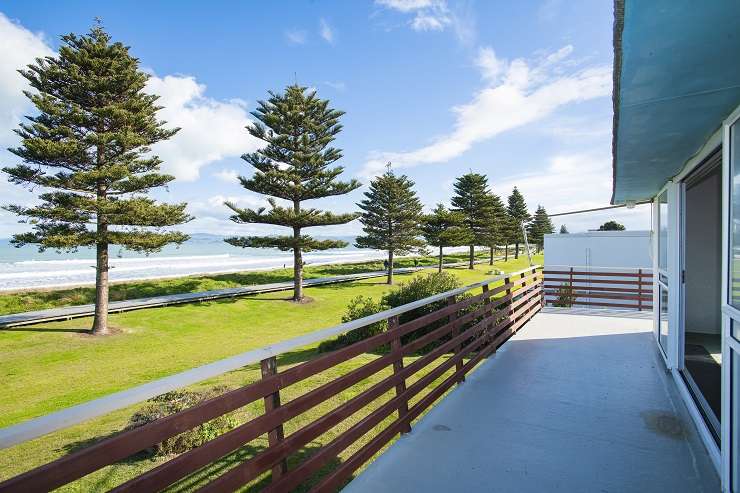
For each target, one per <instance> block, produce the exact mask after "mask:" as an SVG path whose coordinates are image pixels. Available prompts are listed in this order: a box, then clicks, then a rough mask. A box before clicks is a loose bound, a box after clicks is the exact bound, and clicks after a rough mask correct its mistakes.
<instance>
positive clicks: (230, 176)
mask: <svg viewBox="0 0 740 493" xmlns="http://www.w3.org/2000/svg"><path fill="white" fill-rule="evenodd" d="M213 176H215V177H216V178H218V179H219V180H222V181H225V182H226V183H232V184H235V183H239V173H238V172H237V171H236V170H235V169H222V170H221V171H218V172H216V173H214V174H213Z"/></svg>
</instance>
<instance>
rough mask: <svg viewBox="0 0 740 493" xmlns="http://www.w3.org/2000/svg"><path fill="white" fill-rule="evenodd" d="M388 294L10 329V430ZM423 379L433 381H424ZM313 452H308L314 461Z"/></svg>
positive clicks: (98, 423) (10, 456)
mask: <svg viewBox="0 0 740 493" xmlns="http://www.w3.org/2000/svg"><path fill="white" fill-rule="evenodd" d="M534 261H535V262H536V263H541V261H542V259H541V257H538V258H536V259H534ZM526 266H527V260H526V258H520V259H519V260H518V261H510V262H508V263H506V264H505V265H504V264H503V263H497V264H496V265H495V266H494V267H495V268H498V269H505V270H507V271H514V270H519V269H522V268H525V267H526ZM347 268H348V267H347V266H326V267H316V268H314V270H312V272H311V275H312V276H324V275H332V274H333V273H334V274H336V273H347V272H346V271H345V270H346V269H347ZM349 268H351V269H354V268H357V269H358V271H360V270H361V271H366V270H368V268H367V264H365V265H363V266H362V267H355V266H351V267H349ZM333 271H334V272H333ZM335 271H343V272H335ZM450 271H451V272H454V273H455V274H456V275H457V276H458V277H459V278H460V280H461V282H462V283H463V284H470V283H473V282H476V281H479V280H482V279H484V278H487V277H490V276H491V274H490V272H491V267H490V266H488V265H478V266H476V269H475V270H472V271H470V270H468V269H463V268H457V269H451V270H450ZM268 274H269V275H272V276H278V275H281V274H279V273H272V272H271V273H257V274H244V275H242V276H247V277H248V276H251V275H268ZM235 276H236V275H235ZM224 277H227V276H210V277H207V276H206V277H203V278H187V279H189V280H191V281H192V282H195V281H193V280H196V281H197V282H198V283H200V284H199V285H200V286H201V287H199V288H197V289H193V290H200V289H213V288H216V287H223V285H216V286H212V285H211V286H207V287H204V285H207V284H208V283H209V282H214V283H215V282H236V281H226V280H224V279H219V278H224ZM409 278H410V275H400V276H398V282H402V281H403V280H405V279H409ZM271 280H273V281H274V280H276V279H274V278H273V279H271ZM178 282H180V283H183V282H185V281H182V280H173V281H168V282H166V283H162V282H161V281H160V282H159V283H149V284H155V286H156V285H157V284H159V285H160V286H161V285H162V284H164V285H165V286H166V288H167V289H170V288H172V285H171V284H170V283H175V284H176V283H178ZM253 282H269V281H253ZM139 284H141V285H144V284H147V283H139ZM180 286H182V284H180ZM150 289H155V288H154V287H152V288H150ZM172 289H174V288H172ZM388 289H389V287H388V286H386V285H385V284H384V283H383V280H382V279H371V280H365V281H359V282H352V283H343V284H337V285H330V286H321V287H313V288H307V289H306V295H307V296H310V297H311V298H313V302H312V303H307V304H302V305H296V304H293V303H291V302H289V301H286V297H287V296H288V294H289V293H288V292H284V293H271V294H264V295H257V296H249V297H243V298H238V299H234V300H227V301H217V302H207V303H196V304H188V305H179V306H173V307H166V308H156V309H147V310H140V311H133V312H127V313H122V314H116V315H111V322H110V323H111V325H112V326H113V327H115V328H117V329H118V330H119V332H118V333H116V334H115V335H112V336H107V337H93V336H89V335H87V334H86V333H85V331H86V329H87V328H88V327H89V325H90V319H85V318H82V319H77V320H71V321H67V322H59V323H47V324H43V325H39V326H29V327H18V328H14V329H6V330H0V368H1V370H0V371H2V375H3V377H4V379H3V380H4V382H3V383H4V385H3V391H2V398H1V399H0V426H7V425H10V424H13V423H17V422H20V421H24V420H27V419H29V418H33V417H36V416H40V415H44V414H47V413H49V412H52V411H55V410H59V409H62V408H65V407H68V406H71V405H74V404H78V403H81V402H84V401H87V400H90V399H93V398H95V397H99V396H102V395H106V394H109V393H111V392H114V391H117V390H122V389H126V388H130V387H133V386H135V385H138V384H142V383H145V382H148V381H151V380H154V379H156V378H160V377H163V376H166V375H171V374H174V373H177V372H179V371H182V370H185V369H188V368H192V367H194V366H198V365H202V364H205V363H209V362H212V361H215V360H218V359H221V358H224V357H228V356H232V355H234V354H238V353H241V352H244V351H247V350H250V349H254V348H257V347H261V346H264V345H268V344H271V343H275V342H278V341H282V340H285V339H289V338H292V337H296V336H299V335H302V334H305V333H308V332H312V331H315V330H320V329H322V328H325V327H328V326H331V325H334V324H336V323H338V322H339V321H340V319H341V315H342V313H343V312H344V310H345V307H346V305H347V303H348V301H349V300H350V299H351V298H353V297H355V296H357V295H359V294H363V295H370V296H373V297H380V296H381V295H382V294H383V293H384V292H385V291H387V290H388ZM66 291H69V290H66ZM151 294H158V293H151ZM142 295H144V294H141V293H139V294H137V296H142ZM315 354H316V348H315V346H311V347H307V348H303V349H301V350H300V351H296V352H294V353H290V354H286V355H283V356H282V357H281V358H279V364H280V365H282V366H281V367H282V368H284V367H285V366H286V365H290V364H297V363H299V362H301V361H305V360H306V359H309V358H311V357H312V356H314V355H315ZM375 357H377V356H376V355H372V354H366V355H362V356H359V357H357V358H354V359H352V360H350V361H348V362H346V363H344V364H343V365H341V367H338V368H332V369H331V370H327V371H326V372H323V373H321V374H319V375H317V376H315V377H312V378H311V379H309V380H307V381H305V382H301V383H299V384H296V385H294V386H292V387H290V388H288V389H286V391H285V392H283V400H284V401H288V400H290V399H291V398H293V397H295V396H298V395H301V394H303V393H305V392H306V390H307V389H310V388H315V386H316V385H318V384H320V383H321V382H324V381H329V380H331V379H332V378H335V377H336V376H337V375H338V374H343V373H346V372H347V371H349V370H351V369H352V368H355V367H357V366H360V365H362V364H364V363H366V362H368V361H370V360H371V359H373V358H375ZM409 359H410V360H411V359H413V358H409ZM387 371H389V370H387ZM387 371H386V373H382V372H381V373H379V374H377V375H375V376H373V377H372V378H369V379H367V380H365V381H363V382H361V383H360V384H358V385H356V386H354V387H352V388H351V389H348V390H347V391H345V392H344V393H342V394H341V395H339V396H337V397H335V398H334V399H332V400H330V401H327V402H326V403H324V404H322V405H321V406H318V407H317V408H315V409H313V410H312V411H310V412H309V413H306V414H305V415H302V416H300V417H298V418H296V419H294V420H292V421H290V422H288V423H286V434H289V433H291V432H292V431H294V430H296V429H298V428H299V427H301V426H303V425H305V423H306V422H308V421H309V420H312V419H315V418H316V417H318V416H319V415H321V414H323V413H325V412H327V411H329V410H330V409H332V408H334V407H336V406H337V405H338V404H339V403H341V402H343V401H344V400H346V399H348V398H350V397H351V396H352V395H354V394H356V393H359V392H361V391H362V390H363V389H364V388H367V387H369V386H370V385H372V384H373V383H375V382H377V381H379V380H380V379H382V378H384V376H386V375H387ZM422 375H423V373H422V374H421V375H418V377H419V378H420V377H421V376H422ZM258 378H259V369H258V367H257V366H255V365H253V366H250V367H245V368H244V369H241V370H238V371H234V372H230V373H228V374H225V375H222V376H221V377H218V378H216V379H213V380H211V381H208V382H204V383H202V384H199V385H198V386H197V387H204V386H213V385H217V384H218V385H221V384H223V385H226V386H228V387H231V388H233V387H237V386H241V385H245V384H248V383H250V382H253V381H255V380H257V379H258ZM412 380H413V379H412ZM380 403H382V401H381V402H377V405H379V404H380ZM138 407H140V405H139V406H133V407H132V408H129V409H124V410H120V411H117V412H114V413H111V414H109V415H107V416H104V417H101V418H98V419H95V420H92V422H89V423H84V424H82V425H78V426H74V427H71V428H68V429H66V430H62V431H59V432H56V433H53V434H50V435H48V436H45V437H42V438H39V439H37V440H34V441H31V442H28V443H26V444H22V445H19V446H16V447H13V448H11V449H8V450H2V451H0V478H7V477H10V476H13V475H15V474H18V473H20V472H22V471H24V470H27V469H30V468H32V467H34V466H37V465H41V464H43V463H46V462H48V461H50V460H53V459H54V458H56V457H59V456H62V455H64V454H66V453H68V452H69V451H70V450H73V449H74V448H75V447H77V446H79V444H80V443H85V442H86V441H89V440H92V439H95V438H96V437H101V436H106V435H108V434H110V433H114V432H116V431H118V430H120V429H122V427H124V426H125V424H126V423H127V421H128V418H129V417H130V416H131V414H132V413H133V412H134V411H135V410H136V409H137V408H138ZM261 412H262V404H261V403H259V402H258V403H254V404H253V405H250V406H246V407H245V408H243V409H241V410H240V411H239V412H238V413H237V418H238V420H239V421H243V420H247V419H249V418H250V417H254V416H257V415H259V414H260V413H261ZM360 417H361V415H358V416H353V417H352V418H350V419H348V420H347V421H346V422H345V423H343V425H342V426H338V427H336V428H335V429H333V430H331V431H330V432H328V433H327V434H325V435H323V436H322V437H320V438H319V439H318V440H317V441H316V442H315V443H313V444H312V445H311V446H312V447H313V446H315V447H318V446H320V445H321V444H322V443H327V442H328V441H329V440H331V438H333V437H335V436H336V435H338V434H340V433H341V432H342V431H343V430H344V429H346V428H347V427H348V426H350V425H351V424H352V423H354V422H356V421H357V420H359V419H360ZM389 419H392V417H391V418H389ZM264 445H265V444H263V443H261V442H260V441H259V440H258V441H255V442H251V443H250V445H249V446H246V447H244V448H243V449H241V450H240V451H237V452H236V453H235V454H233V456H231V457H227V458H225V459H223V460H222V461H221V462H219V463H218V464H216V465H215V466H213V467H212V468H210V469H208V470H207V471H205V472H204V473H203V474H204V475H205V476H206V477H208V476H209V475H214V474H216V472H218V471H222V470H223V468H228V467H229V466H230V465H234V464H236V463H238V462H239V461H242V460H244V458H245V457H248V456H250V455H251V454H254V453H255V451H256V449H255V448H254V447H260V446H262V447H263V446H264ZM359 446H360V445H359V444H358V445H355V446H353V448H350V449H348V450H347V451H346V453H347V454H349V453H351V452H352V451H353V450H356V449H357V448H358V447H359ZM310 448H311V447H308V448H307V449H306V450H305V451H304V452H306V453H309V452H310V450H309V449H310ZM293 460H296V458H294V459H293ZM159 462H161V459H150V458H139V459H132V460H129V461H124V462H123V463H121V464H116V465H114V466H110V467H108V468H105V469H103V470H101V471H98V472H96V473H94V474H91V475H90V476H88V477H86V478H83V479H82V480H80V481H78V482H77V483H75V484H74V485H70V487H68V488H67V489H68V490H70V491H100V490H105V489H108V488H110V487H112V486H114V485H115V484H118V483H120V482H121V481H123V480H125V479H126V478H130V477H132V476H134V475H136V474H139V473H141V472H142V471H144V470H147V469H149V468H151V467H154V466H155V465H157V464H158V463H159ZM201 479H202V478H201ZM180 486H181V487H182V488H181V489H184V490H189V489H191V488H193V487H195V486H197V484H196V483H192V482H188V483H187V484H183V485H180Z"/></svg>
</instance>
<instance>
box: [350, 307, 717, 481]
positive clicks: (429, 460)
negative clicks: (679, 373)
mask: <svg viewBox="0 0 740 493" xmlns="http://www.w3.org/2000/svg"><path fill="white" fill-rule="evenodd" d="M585 313H589V312H586V311H583V310H567V309H566V310H563V309H561V310H558V309H545V311H543V312H542V313H539V314H537V315H536V316H535V317H534V319H533V320H532V321H530V322H529V323H528V324H527V325H526V326H525V327H524V328H523V329H522V330H521V331H520V332H519V333H518V334H517V335H516V336H514V337H513V338H512V339H510V340H509V341H508V342H507V343H506V344H505V345H504V346H503V347H502V348H501V349H500V350H499V352H498V353H497V354H496V355H495V356H494V357H492V358H489V360H488V361H486V362H485V363H484V364H483V365H481V367H480V368H478V369H477V370H476V371H475V372H474V373H473V374H472V375H470V376H469V378H468V380H467V381H466V382H465V383H464V384H462V386H460V387H458V388H457V389H456V390H455V391H453V392H452V393H451V394H450V395H448V396H447V397H446V398H445V399H444V400H443V401H442V402H440V403H439V404H438V405H437V406H436V407H435V408H433V409H432V410H431V411H430V412H429V413H428V414H427V415H426V416H425V417H424V418H423V419H422V420H421V421H420V422H419V423H418V424H417V425H416V426H415V427H414V429H413V431H412V432H411V433H410V434H408V435H405V436H403V437H402V438H401V439H400V440H398V441H397V442H396V443H395V444H393V445H392V446H391V447H390V448H389V449H388V450H387V451H386V452H385V453H384V454H382V455H381V456H380V457H379V458H378V459H377V460H376V461H375V462H373V463H372V464H370V465H369V466H368V468H367V469H366V470H365V471H364V472H363V473H362V474H360V475H359V476H358V477H357V478H355V479H354V480H353V481H352V482H351V483H349V484H348V485H347V487H346V488H345V490H344V491H348V492H352V493H364V492H371V493H378V492H380V491H382V492H384V493H387V492H415V491H423V492H437V491H439V492H442V491H444V492H450V491H465V492H471V493H472V492H478V491H500V492H544V491H567V492H661V491H665V492H674V493H675V492H683V491H686V492H699V491H712V492H714V491H719V490H720V485H719V478H718V476H717V474H716V472H715V469H714V467H713V465H712V463H711V459H710V457H709V455H708V454H707V452H706V450H705V448H704V446H703V444H702V442H701V440H700V438H699V436H698V434H697V431H696V429H695V427H694V424H693V422H692V421H691V418H690V417H689V415H688V411H687V409H686V407H685V405H684V403H683V401H682V400H681V398H680V397H679V395H678V389H677V388H676V386H675V382H674V381H673V379H672V377H671V376H670V375H668V374H666V371H665V365H664V364H663V362H662V360H661V359H660V355H659V354H658V353H657V348H656V345H655V342H654V339H653V335H652V321H651V320H650V319H649V318H647V317H645V314H642V315H639V314H630V315H629V316H625V314H624V313H621V314H620V313H614V312H611V313H610V312H607V311H600V312H596V313H594V312H591V314H585ZM595 314H598V316H594V315H595Z"/></svg>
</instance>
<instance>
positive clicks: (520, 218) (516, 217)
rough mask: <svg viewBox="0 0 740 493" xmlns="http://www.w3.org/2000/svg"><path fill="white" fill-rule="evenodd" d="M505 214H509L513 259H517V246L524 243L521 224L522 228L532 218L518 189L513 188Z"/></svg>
mask: <svg viewBox="0 0 740 493" xmlns="http://www.w3.org/2000/svg"><path fill="white" fill-rule="evenodd" d="M506 212H508V213H509V218H510V219H511V221H512V224H511V225H510V228H511V234H512V238H511V239H512V240H513V241H514V244H515V247H516V249H515V251H514V258H519V244H520V243H522V242H523V241H524V234H523V233H522V226H521V225H522V224H523V225H524V226H526V225H527V223H529V221H530V219H532V216H530V215H529V212H527V203H526V202H525V201H524V196H523V195H522V194H521V192H519V189H517V188H516V187H514V190H512V191H511V195H509V201H508V206H507V208H506Z"/></svg>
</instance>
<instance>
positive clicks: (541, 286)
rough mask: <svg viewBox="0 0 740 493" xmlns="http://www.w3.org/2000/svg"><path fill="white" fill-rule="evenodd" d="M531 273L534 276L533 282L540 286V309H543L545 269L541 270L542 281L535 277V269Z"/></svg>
mask: <svg viewBox="0 0 740 493" xmlns="http://www.w3.org/2000/svg"><path fill="white" fill-rule="evenodd" d="M532 272H533V273H534V274H535V278H534V280H535V282H537V281H539V286H540V288H539V289H540V308H545V269H544V268H543V269H542V279H540V278H539V277H537V269H536V268H534V269H532Z"/></svg>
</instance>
